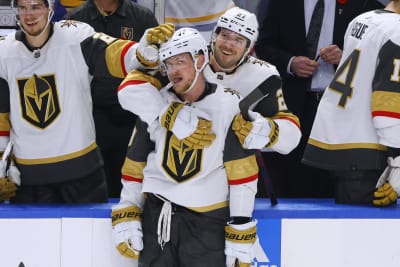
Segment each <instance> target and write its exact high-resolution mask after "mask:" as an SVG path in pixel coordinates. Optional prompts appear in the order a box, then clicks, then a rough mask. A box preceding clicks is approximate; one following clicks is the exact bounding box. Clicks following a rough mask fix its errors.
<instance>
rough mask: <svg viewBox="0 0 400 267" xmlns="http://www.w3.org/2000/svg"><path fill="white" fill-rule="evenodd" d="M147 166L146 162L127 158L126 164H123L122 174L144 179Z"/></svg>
mask: <svg viewBox="0 0 400 267" xmlns="http://www.w3.org/2000/svg"><path fill="white" fill-rule="evenodd" d="M145 166H146V162H138V161H133V160H131V159H129V158H125V162H124V165H123V166H122V174H123V175H128V176H130V177H135V178H137V179H142V180H143V169H144V167H145Z"/></svg>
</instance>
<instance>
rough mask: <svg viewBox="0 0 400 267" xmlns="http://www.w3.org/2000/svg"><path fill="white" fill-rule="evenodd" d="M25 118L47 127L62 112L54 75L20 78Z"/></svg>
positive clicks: (19, 88) (19, 87) (39, 125)
mask: <svg viewBox="0 0 400 267" xmlns="http://www.w3.org/2000/svg"><path fill="white" fill-rule="evenodd" d="M18 90H19V95H20V101H21V109H22V116H23V118H24V119H25V120H26V121H28V122H29V123H30V124H32V125H34V126H36V127H39V128H41V129H45V128H46V127H47V126H49V125H50V124H51V123H52V122H53V121H54V120H55V119H56V118H57V116H58V115H59V114H60V104H59V101H58V96H57V90H56V85H55V78H54V75H45V76H38V75H36V74H34V75H33V76H32V77H30V78H26V79H19V80H18Z"/></svg>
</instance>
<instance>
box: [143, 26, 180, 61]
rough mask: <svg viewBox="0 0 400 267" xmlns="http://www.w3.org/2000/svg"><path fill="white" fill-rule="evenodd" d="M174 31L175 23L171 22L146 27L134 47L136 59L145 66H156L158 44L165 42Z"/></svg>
mask: <svg viewBox="0 0 400 267" xmlns="http://www.w3.org/2000/svg"><path fill="white" fill-rule="evenodd" d="M174 32H175V25H174V24H171V23H166V24H160V25H158V26H157V27H154V28H150V29H147V30H146V31H145V32H144V34H143V36H142V38H141V39H140V41H139V46H138V47H137V49H136V57H137V59H138V61H139V62H140V63H141V64H142V65H143V66H144V67H146V68H155V67H157V65H158V48H159V45H160V44H163V43H165V42H167V41H168V39H169V38H171V36H172V35H173V34H174Z"/></svg>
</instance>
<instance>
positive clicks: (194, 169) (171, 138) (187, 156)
mask: <svg viewBox="0 0 400 267" xmlns="http://www.w3.org/2000/svg"><path fill="white" fill-rule="evenodd" d="M202 157H203V150H202V149H188V148H187V147H186V145H184V144H183V142H182V141H180V140H178V138H176V136H175V135H173V133H172V132H167V136H166V137H165V147H164V156H163V160H162V167H163V169H164V170H165V171H166V172H167V173H168V175H169V176H170V177H171V178H172V179H174V180H175V181H176V182H178V183H180V182H185V181H187V180H189V179H191V178H193V177H194V176H196V175H197V174H198V173H199V172H200V171H201V162H202Z"/></svg>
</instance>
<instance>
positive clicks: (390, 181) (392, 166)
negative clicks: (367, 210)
mask: <svg viewBox="0 0 400 267" xmlns="http://www.w3.org/2000/svg"><path fill="white" fill-rule="evenodd" d="M376 188H377V189H376V191H375V192H374V200H373V202H372V203H373V204H374V205H375V206H388V205H391V204H394V203H396V202H397V198H398V197H399V195H400V156H397V157H396V158H393V157H389V158H388V166H387V167H386V169H385V170H384V171H383V173H382V174H381V176H380V177H379V180H378V182H377V183H376Z"/></svg>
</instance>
